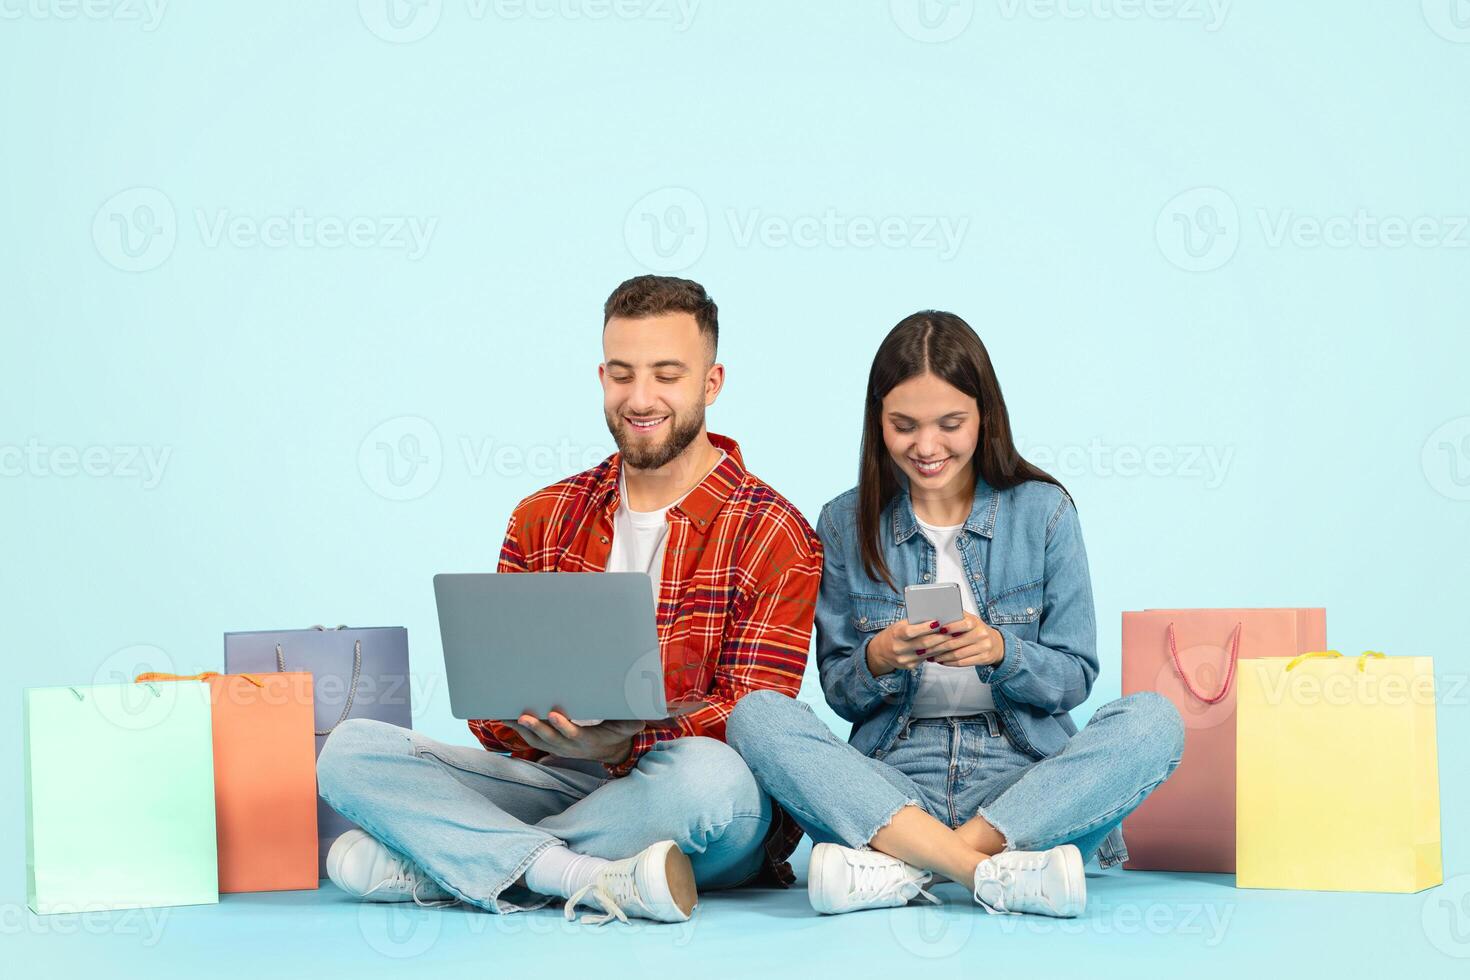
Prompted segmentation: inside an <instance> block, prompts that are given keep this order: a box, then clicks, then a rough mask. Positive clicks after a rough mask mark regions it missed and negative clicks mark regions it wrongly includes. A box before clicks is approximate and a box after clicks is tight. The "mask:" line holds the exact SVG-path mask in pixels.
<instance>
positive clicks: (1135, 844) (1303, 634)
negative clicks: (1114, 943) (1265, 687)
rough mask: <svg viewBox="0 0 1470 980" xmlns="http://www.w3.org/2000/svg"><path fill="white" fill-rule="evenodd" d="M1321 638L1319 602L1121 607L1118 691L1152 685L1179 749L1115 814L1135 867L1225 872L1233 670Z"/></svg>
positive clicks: (1230, 822)
mask: <svg viewBox="0 0 1470 980" xmlns="http://www.w3.org/2000/svg"><path fill="white" fill-rule="evenodd" d="M1326 647H1327V611H1326V610H1325V609H1148V610H1144V611H1143V612H1125V613H1124V614H1123V693H1124V694H1125V695H1126V694H1133V693H1135V692H1137V691H1157V692H1158V693H1160V694H1162V695H1164V697H1166V698H1168V699H1169V700H1170V701H1172V702H1174V706H1175V707H1176V708H1178V709H1179V714H1180V715H1181V716H1182V717H1183V719H1184V758H1183V761H1182V762H1181V763H1180V764H1179V768H1178V769H1176V770H1175V771H1174V775H1173V776H1172V777H1171V778H1170V779H1169V781H1168V782H1166V783H1164V785H1162V786H1160V787H1159V788H1158V789H1156V790H1155V791H1154V792H1153V793H1152V794H1151V795H1150V796H1149V797H1148V799H1146V800H1144V801H1143V804H1142V805H1141V806H1139V808H1138V809H1137V810H1135V811H1133V813H1132V814H1131V815H1130V816H1129V817H1128V818H1127V819H1126V820H1124V821H1123V835H1124V838H1125V840H1126V841H1127V844H1128V856H1129V859H1128V861H1127V863H1126V864H1124V867H1126V868H1136V869H1140V870H1145V871H1208V872H1221V873H1226V874H1233V873H1234V872H1235V670H1236V664H1237V663H1238V662H1239V661H1240V660H1242V659H1253V658H1256V657H1294V656H1296V655H1297V654H1299V653H1306V652H1308V651H1312V650H1323V649H1326Z"/></svg>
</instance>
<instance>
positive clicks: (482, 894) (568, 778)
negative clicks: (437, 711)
mask: <svg viewBox="0 0 1470 980" xmlns="http://www.w3.org/2000/svg"><path fill="white" fill-rule="evenodd" d="M317 784H318V787H319V789H320V791H321V794H322V797H323V798H324V799H326V801H327V802H328V803H330V804H331V805H332V807H333V809H335V810H337V811H338V812H339V813H341V814H342V815H343V816H345V817H347V818H348V819H349V820H353V821H355V822H356V823H357V824H358V825H359V826H361V827H362V828H363V829H364V830H366V831H367V832H368V833H369V834H371V835H372V836H373V837H375V838H377V839H378V840H379V841H381V842H382V843H383V844H386V845H387V846H388V847H390V848H392V849H393V850H395V851H398V852H399V853H401V854H403V855H405V856H407V857H408V859H409V860H411V861H412V862H413V863H414V864H416V865H418V866H419V867H420V868H422V869H423V870H424V871H425V872H426V873H427V874H428V875H429V877H431V878H433V879H434V880H435V881H436V882H438V883H439V884H440V885H442V886H443V887H444V889H445V890H446V891H448V892H449V893H450V894H452V895H455V896H457V897H458V898H460V899H461V900H463V901H466V902H470V903H472V904H474V905H478V906H480V907H482V908H486V909H489V910H491V911H494V912H515V911H520V910H523V909H530V908H538V907H540V906H542V905H545V904H546V903H547V902H548V901H549V900H550V899H548V898H546V897H545V896H540V895H535V894H533V893H531V892H529V891H527V890H526V889H525V888H524V887H523V886H518V887H511V886H512V885H514V884H515V882H516V880H517V879H518V878H520V877H521V875H522V874H524V873H525V870H526V868H527V866H529V865H530V863H531V861H532V860H533V859H534V858H535V857H536V856H537V855H538V854H540V853H541V852H542V851H543V850H545V849H546V848H548V847H551V846H553V845H555V844H565V845H566V846H567V847H569V848H571V849H572V850H574V851H576V852H578V853H580V854H591V855H594V856H596V857H603V858H608V859H611V860H616V859H618V858H625V857H632V856H633V855H634V854H637V853H638V852H639V851H641V850H643V849H644V848H645V847H648V846H649V845H650V844H653V843H656V842H658V841H661V840H673V841H674V842H676V843H677V844H678V845H679V849H680V850H682V851H684V853H686V854H688V855H689V857H690V861H691V862H692V863H693V865H694V876H695V880H696V881H697V883H698V885H699V887H700V888H702V889H717V888H729V887H733V886H735V885H739V884H742V883H744V882H746V881H748V880H749V879H751V878H753V877H754V876H755V875H756V874H757V873H759V871H760V870H761V867H762V864H763V862H764V859H765V849H764V847H763V846H762V845H763V842H764V840H765V837H766V832H767V830H768V829H769V828H770V825H771V801H770V797H768V796H767V795H766V794H765V793H764V792H762V791H761V789H760V787H759V786H758V785H757V784H756V781H755V778H754V777H753V776H752V775H751V772H750V770H749V769H748V768H747V767H746V765H745V763H744V762H742V761H741V759H740V756H739V755H737V754H736V753H735V751H734V750H733V749H731V748H730V747H729V746H727V745H725V743H723V742H720V741H717V740H715V739H711V738H678V739H672V740H670V741H666V742H659V743H658V744H657V745H655V746H654V747H653V749H652V750H650V751H649V752H647V753H646V754H644V756H643V757H642V758H641V759H639V760H638V765H637V767H636V768H635V769H634V770H633V771H632V772H630V773H629V774H628V775H626V776H623V777H620V778H617V779H609V778H608V777H607V776H606V774H605V772H604V771H603V769H602V767H601V766H600V765H595V764H588V763H578V762H574V761H571V760H561V761H556V760H553V764H546V763H540V762H527V761H525V760H523V759H513V758H511V757H509V756H505V755H500V754H498V753H494V752H487V751H486V750H485V749H483V748H480V747H478V746H463V745H448V744H446V743H444V742H438V741H435V740H434V739H431V738H427V737H426V736H423V735H420V734H418V733H417V732H413V731H410V730H408V729H406V728H399V727H397V726H395V725H389V724H385V723H384V722H379V721H371V720H369V719H365V718H355V719H349V720H348V721H345V722H343V723H342V724H341V725H339V726H338V727H337V729H336V730H335V731H334V732H332V734H331V736H330V737H329V738H328V739H327V742H326V745H324V746H323V747H322V753H321V757H320V758H319V759H318V760H317ZM507 889H508V890H507ZM502 892H505V893H506V895H505V896H504V897H502V894H501V893H502Z"/></svg>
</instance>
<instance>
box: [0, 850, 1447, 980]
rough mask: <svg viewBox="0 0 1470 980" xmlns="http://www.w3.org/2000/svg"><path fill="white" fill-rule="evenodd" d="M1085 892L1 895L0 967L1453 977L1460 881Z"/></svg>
mask: <svg viewBox="0 0 1470 980" xmlns="http://www.w3.org/2000/svg"><path fill="white" fill-rule="evenodd" d="M806 851H807V849H806V847H805V846H804V847H803V849H802V851H801V852H800V853H799V854H798V861H797V862H796V867H797V871H798V873H799V874H800V873H803V872H804V865H805V860H806ZM803 881H804V878H803ZM1088 890H1089V895H1088V908H1087V912H1086V914H1085V915H1084V916H1083V917H1082V918H1080V919H1075V920H1067V921H1063V920H1055V919H1045V918H1038V917H1033V916H988V915H985V914H984V913H983V912H980V911H979V910H977V909H976V907H975V906H974V905H972V904H971V903H970V902H969V901H967V897H966V893H965V892H964V890H963V889H961V888H960V887H959V886H957V885H952V884H946V885H941V886H939V887H938V888H937V889H936V892H937V894H938V895H939V896H940V897H941V898H942V899H943V900H944V905H943V906H942V907H925V906H920V905H911V906H909V907H907V908H902V909H891V910H874V911H869V912H860V913H854V914H850V915H845V916H836V917H818V916H817V915H815V914H814V913H813V912H812V911H811V908H810V907H809V906H808V905H807V901H806V893H805V891H804V889H802V888H800V887H798V888H795V889H791V890H789V891H754V890H746V891H741V892H733V893H725V894H720V893H712V894H709V895H706V896H703V897H702V899H701V904H700V908H699V910H698V911H697V912H696V914H695V917H694V919H693V920H692V921H691V922H689V923H685V924H683V925H655V924H652V923H642V922H638V921H636V920H635V921H634V922H633V924H631V925H628V926H624V925H620V924H618V923H612V924H609V925H607V926H604V927H602V928H593V927H588V926H582V925H574V924H571V923H567V922H565V921H563V919H562V917H561V913H560V910H559V909H558V910H543V911H540V912H533V913H525V914H520V915H513V916H496V915H490V914H486V913H482V912H478V911H465V910H463V909H459V908H456V909H448V910H429V909H418V908H415V907H412V906H403V905H372V904H361V903H358V902H355V901H352V900H350V899H348V898H347V897H346V896H344V895H343V894H342V893H341V892H339V891H337V889H336V888H335V887H333V886H332V885H331V884H330V883H329V882H323V883H322V888H321V889H320V890H319V891H315V892H276V893H263V894H253V895H226V896H224V897H223V898H222V899H221V901H220V904H219V905H217V906H194V907H187V908H171V909H148V910H135V911H127V912H108V913H92V914H90V915H69V916H44V917H43V916H35V915H32V914H31V913H30V912H29V911H27V910H26V909H25V908H24V901H23V900H21V899H19V898H16V897H12V898H11V899H10V900H8V901H7V902H6V903H5V904H4V909H5V916H6V918H5V921H3V922H0V936H3V943H4V949H5V963H6V972H7V973H8V974H9V975H11V976H22V977H37V976H40V977H46V978H53V977H54V978H69V977H72V976H81V975H84V973H85V974H86V975H92V976H103V977H133V976H159V975H163V976H173V975H189V976H203V977H208V978H210V980H220V978H225V977H233V976H250V977H260V976H265V977H269V978H272V980H275V978H285V977H305V976H312V977H321V978H327V977H341V976H351V977H377V976H405V975H418V974H429V973H434V974H437V975H440V976H444V977H467V978H468V977H474V978H475V980H490V978H492V977H493V978H494V980H502V978H510V977H515V976H517V975H519V976H521V977H528V978H529V977H536V978H551V977H572V976H583V975H585V976H595V977H622V976H639V975H648V976H660V977H671V978H672V977H678V978H685V977H687V978H689V980H705V978H711V977H726V976H729V977H747V976H756V977H761V976H766V977H770V976H785V975H790V974H795V973H798V972H802V973H804V972H807V971H811V970H821V971H822V973H821V974H820V975H821V976H822V977H824V978H825V977H843V976H856V977H868V976H892V975H896V974H898V973H900V972H902V973H906V974H917V973H920V972H923V971H928V970H934V971H938V972H941V973H946V974H949V975H956V974H960V975H963V976H966V977H973V976H978V975H979V974H980V971H984V970H991V969H994V968H995V967H997V966H1002V967H1010V968H1012V969H1015V970H1027V971H1036V974H1035V975H1038V976H1040V975H1043V974H1042V971H1045V975H1048V976H1049V975H1051V971H1054V970H1058V969H1070V970H1073V971H1076V974H1077V975H1080V976H1088V977H1092V976H1104V977H1111V976H1128V977H1155V976H1163V975H1169V976H1175V975H1177V976H1180V977H1185V976H1187V977H1190V978H1194V977H1214V976H1221V977H1227V976H1228V977H1234V978H1237V980H1247V978H1250V977H1251V974H1252V973H1253V972H1262V971H1265V972H1266V974H1267V975H1269V976H1271V977H1275V976H1281V975H1287V974H1288V972H1290V973H1293V974H1298V975H1305V976H1309V977H1311V978H1313V980H1317V978H1322V980H1325V978H1326V977H1327V975H1328V974H1329V972H1331V973H1337V974H1339V975H1343V976H1363V975H1366V976H1371V975H1383V974H1390V975H1399V976H1408V975H1413V976H1415V977H1426V976H1428V977H1437V976H1445V977H1449V976H1457V977H1461V978H1464V977H1467V976H1470V874H1467V875H1460V876H1458V877H1455V878H1449V877H1447V880H1446V884H1445V885H1444V886H1441V887H1440V888H1437V889H1433V890H1430V891H1427V892H1423V893H1420V894H1418V895H1365V894H1335V893H1317V892H1278V891H1252V890H1237V889H1236V888H1235V887H1234V885H1233V879H1232V878H1231V877H1229V876H1225V875H1189V874H1157V873H1147V872H1128V871H1120V870H1113V871H1108V872H1102V873H1097V872H1091V873H1090V874H1089V878H1088ZM17 966H19V967H20V968H21V969H20V972H11V971H12V970H13V969H15V968H16V967H17ZM486 970H490V971H493V973H485V972H483V971H486ZM516 971H519V973H517V972H516ZM573 971H576V972H573ZM1007 975H1008V976H1011V977H1015V976H1017V975H1018V974H1016V973H1009V974H1007Z"/></svg>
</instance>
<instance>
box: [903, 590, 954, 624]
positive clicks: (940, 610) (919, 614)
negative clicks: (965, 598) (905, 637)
mask: <svg viewBox="0 0 1470 980" xmlns="http://www.w3.org/2000/svg"><path fill="white" fill-rule="evenodd" d="M903 602H904V607H905V609H906V610H907V612H906V618H907V619H908V621H909V622H910V623H913V624H917V623H932V622H934V621H935V620H938V621H939V625H940V626H947V625H948V624H950V623H955V622H958V621H960V620H961V619H964V618H965V607H964V604H963V603H962V602H961V601H960V586H959V583H958V582H936V583H934V584H933V585H910V586H909V587H908V588H906V589H904V590H903Z"/></svg>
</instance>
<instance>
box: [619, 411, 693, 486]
mask: <svg viewBox="0 0 1470 980" xmlns="http://www.w3.org/2000/svg"><path fill="white" fill-rule="evenodd" d="M606 414H607V430H608V431H609V432H611V433H612V437H613V441H614V442H616V443H617V444H618V452H620V453H622V454H623V462H624V463H626V464H627V465H629V466H631V467H633V468H634V469H635V470H656V469H658V468H659V467H661V466H665V465H667V464H668V463H670V462H672V461H673V460H674V459H675V458H676V457H677V456H678V455H679V454H680V453H682V452H683V451H684V450H686V449H688V448H689V444H690V443H692V442H693V441H694V440H695V438H696V437H697V436H698V435H699V433H700V431H701V430H702V429H703V428H704V406H703V405H697V406H696V407H695V409H694V411H693V412H692V413H691V414H690V415H689V417H688V418H687V419H681V417H680V416H678V415H673V414H670V415H669V422H668V424H669V426H670V428H669V434H668V435H667V436H665V437H664V440H663V441H662V442H660V443H658V444H656V445H646V444H645V445H635V444H634V443H633V438H635V437H634V434H633V433H632V432H630V431H629V429H630V425H629V422H628V420H627V419H625V418H623V416H622V414H621V413H618V414H614V413H612V412H608V413H606Z"/></svg>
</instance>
